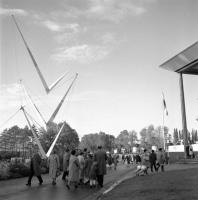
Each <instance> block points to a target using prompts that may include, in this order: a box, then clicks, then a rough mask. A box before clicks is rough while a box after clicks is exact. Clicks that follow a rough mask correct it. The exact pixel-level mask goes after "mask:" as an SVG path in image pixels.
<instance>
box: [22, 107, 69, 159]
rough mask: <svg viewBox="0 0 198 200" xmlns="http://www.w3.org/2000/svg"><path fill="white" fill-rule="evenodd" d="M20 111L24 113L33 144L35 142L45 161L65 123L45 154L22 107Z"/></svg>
mask: <svg viewBox="0 0 198 200" xmlns="http://www.w3.org/2000/svg"><path fill="white" fill-rule="evenodd" d="M20 110H22V111H23V113H24V116H25V118H26V120H27V122H28V125H29V128H30V129H31V132H32V134H33V137H34V139H35V142H36V144H37V145H38V147H39V151H40V153H41V156H42V158H44V159H45V158H47V157H49V156H50V154H51V152H52V150H53V148H54V146H55V144H56V142H57V140H58V138H59V136H60V134H61V132H62V130H63V128H64V126H65V122H64V123H63V125H62V126H61V128H60V130H59V132H58V133H57V135H56V137H55V139H54V141H53V143H52V144H51V146H50V148H49V150H48V152H47V153H45V151H44V149H43V147H42V145H41V143H40V141H39V139H38V137H37V134H36V133H35V130H34V129H33V128H32V125H31V123H30V121H29V119H28V116H27V113H26V111H25V109H24V107H23V106H21V108H20Z"/></svg>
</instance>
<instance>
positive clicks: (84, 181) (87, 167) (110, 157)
mask: <svg viewBox="0 0 198 200" xmlns="http://www.w3.org/2000/svg"><path fill="white" fill-rule="evenodd" d="M118 160H119V155H118V154H111V153H108V154H107V153H106V152H105V151H104V150H103V149H102V146H98V150H97V151H96V152H95V153H91V152H89V151H87V149H86V148H85V149H84V150H75V149H73V150H69V149H65V152H64V155H63V162H62V166H61V165H60V161H59V156H58V154H57V151H56V149H54V150H53V151H52V153H51V155H50V156H49V158H48V160H47V165H48V167H49V177H50V178H51V180H52V185H56V179H57V177H58V176H60V174H61V171H60V169H62V170H63V173H62V180H63V181H65V184H66V187H67V189H68V190H70V189H71V188H74V189H76V188H78V186H79V185H89V187H90V188H93V187H96V186H97V185H98V186H99V187H103V182H104V175H105V174H106V173H107V166H108V167H109V169H112V166H114V170H116V169H117V164H118V162H119V161H118ZM166 160H167V157H166V154H165V152H164V151H163V150H162V148H160V149H159V150H158V152H157V153H156V152H155V151H154V150H152V151H151V152H148V151H147V150H146V149H144V151H143V153H142V154H123V155H122V162H123V164H124V163H127V166H130V164H131V163H133V164H136V165H137V170H136V175H146V174H148V169H149V168H150V170H151V172H154V170H155V171H156V172H157V171H158V169H159V168H161V171H164V164H165V162H166ZM33 176H37V178H38V180H39V184H40V185H42V183H43V179H42V177H41V157H40V156H39V153H38V152H36V153H35V154H34V156H33V157H32V159H31V164H30V175H29V178H28V182H27V184H26V185H27V186H31V180H32V177H33Z"/></svg>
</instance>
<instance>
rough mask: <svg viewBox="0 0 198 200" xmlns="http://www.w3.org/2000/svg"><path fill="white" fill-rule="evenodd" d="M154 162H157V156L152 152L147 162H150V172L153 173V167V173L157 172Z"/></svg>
mask: <svg viewBox="0 0 198 200" xmlns="http://www.w3.org/2000/svg"><path fill="white" fill-rule="evenodd" d="M156 160H157V155H156V153H155V151H154V150H152V151H151V153H150V155H149V162H150V167H151V172H153V167H154V169H155V171H157V168H156Z"/></svg>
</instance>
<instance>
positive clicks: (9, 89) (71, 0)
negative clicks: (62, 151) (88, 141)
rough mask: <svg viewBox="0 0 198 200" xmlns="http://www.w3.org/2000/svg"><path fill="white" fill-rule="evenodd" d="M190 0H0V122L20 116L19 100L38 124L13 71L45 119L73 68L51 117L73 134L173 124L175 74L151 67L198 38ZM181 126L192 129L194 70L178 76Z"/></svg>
mask: <svg viewBox="0 0 198 200" xmlns="http://www.w3.org/2000/svg"><path fill="white" fill-rule="evenodd" d="M197 9H198V1H195V0H188V1H186V0H166V1H163V0H123V1H120V0H83V1H81V0H57V1H53V0H42V1H40V0H29V1H27V0H17V1H16V0H6V1H4V0H2V1H1V5H0V19H1V20H0V27H1V40H0V43H1V45H0V46H1V47H0V48H1V49H0V50H1V51H0V52H1V53H0V61H1V62H0V84H1V85H0V113H1V114H0V122H1V124H0V130H3V129H5V128H9V127H11V126H12V125H18V126H20V127H24V126H25V125H26V124H27V121H26V120H25V118H24V116H23V114H22V112H21V111H20V112H18V113H17V114H16V115H15V116H14V117H12V116H13V115H14V114H15V113H16V112H17V111H18V110H19V108H20V106H21V105H24V106H25V109H27V112H28V113H31V116H32V117H33V118H34V119H35V120H36V121H37V122H38V123H39V124H40V123H42V122H41V120H40V119H39V118H38V117H37V115H36V113H34V112H33V109H32V107H31V105H30V103H28V100H27V98H25V94H24V92H23V91H22V89H21V85H20V84H19V80H20V79H22V83H23V84H24V85H25V88H26V90H27V91H28V93H29V94H30V95H31V97H32V99H33V100H34V102H35V104H36V105H37V107H39V110H40V112H41V113H42V114H43V116H44V118H45V119H46V120H48V119H49V118H50V115H51V114H52V113H53V111H54V109H55V108H56V106H57V104H58V103H59V102H60V99H61V98H62V96H63V95H64V94H65V92H66V91H67V89H68V87H69V85H70V83H71V81H72V79H73V77H74V76H75V73H78V74H79V76H78V78H77V80H76V81H75V84H74V86H73V87H72V89H71V91H70V92H69V94H68V96H67V98H66V100H65V102H64V104H63V106H62V107H61V109H60V111H59V113H58V114H57V116H56V118H55V122H61V121H67V122H68V123H69V124H70V126H71V127H72V128H74V129H76V131H77V132H78V134H79V136H80V137H82V136H83V135H85V134H89V133H97V132H99V131H104V132H105V133H107V134H113V135H115V136H117V135H118V134H119V133H120V132H121V131H122V130H125V129H126V130H129V131H131V130H136V131H137V132H139V131H140V130H141V129H142V128H144V127H147V126H148V125H150V124H153V125H154V126H160V125H162V124H163V120H162V119H163V107H162V92H163V93H164V96H165V100H166V104H167V109H168V113H169V114H168V116H165V121H164V125H166V126H167V127H169V129H170V133H171V132H172V130H173V128H179V129H181V127H182V119H181V105H180V91H179V75H178V74H177V73H174V72H171V71H166V70H163V69H162V68H159V66H160V65H161V64H162V63H164V62H165V61H166V60H168V59H169V58H171V57H173V56H174V55H176V54H177V53H179V52H180V51H182V50H183V49H185V48H187V47H188V46H190V45H191V44H193V43H194V42H196V41H197V40H198V27H197V19H198V12H197ZM11 14H13V15H14V16H15V18H16V20H17V23H18V24H19V26H20V29H21V31H22V33H23V35H24V37H25V39H26V42H27V43H28V45H29V47H30V50H31V51H32V53H33V55H34V58H35V60H36V61H37V63H38V66H39V68H40V70H41V72H42V73H43V76H44V78H45V79H46V82H47V84H48V85H50V84H51V83H53V82H54V81H55V80H56V79H58V78H59V77H60V76H61V75H62V74H63V73H64V72H67V75H66V77H65V78H64V79H63V80H62V81H61V82H60V83H59V84H58V85H57V87H56V88H54V89H53V90H52V92H50V93H49V94H46V93H45V90H44V88H43V85H42V83H41V81H40V79H39V76H38V74H37V72H36V70H35V67H34V65H33V63H32V60H31V59H30V56H29V54H28V52H27V50H26V48H25V46H24V43H23V41H22V39H21V37H20V35H19V33H18V31H17V29H16V26H15V24H14V22H13V20H12V18H11ZM183 78H184V90H185V91H184V92H185V98H186V113H187V127H188V129H189V130H192V129H197V128H198V121H196V118H197V117H198V93H197V89H196V85H197V84H198V77H197V76H193V75H184V77H183ZM8 119H10V120H8Z"/></svg>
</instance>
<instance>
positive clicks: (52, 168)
mask: <svg viewBox="0 0 198 200" xmlns="http://www.w3.org/2000/svg"><path fill="white" fill-rule="evenodd" d="M48 166H49V176H50V177H51V178H52V185H56V178H57V173H58V171H59V168H60V162H59V157H58V155H57V154H56V150H53V151H52V154H51V155H50V156H49V159H48Z"/></svg>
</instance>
